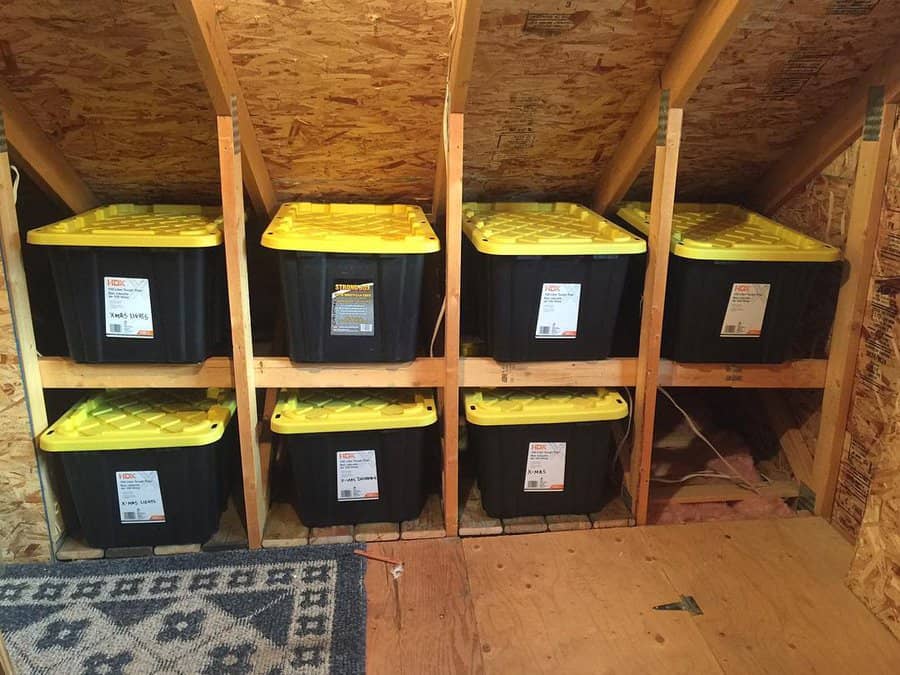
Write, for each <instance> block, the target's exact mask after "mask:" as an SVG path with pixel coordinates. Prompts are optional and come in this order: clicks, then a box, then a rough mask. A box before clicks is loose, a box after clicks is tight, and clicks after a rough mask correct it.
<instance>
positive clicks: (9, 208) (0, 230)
mask: <svg viewBox="0 0 900 675" xmlns="http://www.w3.org/2000/svg"><path fill="white" fill-rule="evenodd" d="M0 253H2V258H3V274H4V276H5V278H6V292H7V294H8V296H9V309H10V313H11V314H12V327H13V333H14V335H15V339H16V347H17V349H18V352H19V372H20V373H21V376H22V384H23V388H24V391H25V405H26V407H27V408H28V417H29V420H30V422H31V435H32V438H33V439H34V441H35V461H36V462H37V468H38V477H39V478H40V483H41V494H42V497H43V500H44V515H45V517H46V519H47V527H48V534H49V537H50V551H51V555H53V554H55V552H56V547H57V545H58V544H59V542H60V540H61V539H62V536H63V534H64V533H65V526H64V524H63V519H62V512H61V511H60V507H59V502H58V501H57V499H56V494H55V490H54V486H53V481H52V480H51V476H50V473H49V470H48V466H47V462H46V460H45V459H44V456H43V455H42V454H41V453H40V451H39V450H38V449H37V437H38V436H39V435H40V434H41V433H43V431H44V429H46V428H47V408H46V406H45V404H44V389H43V385H42V384H41V372H40V369H39V367H38V352H37V344H36V342H35V338H34V324H33V323H32V319H31V304H30V301H29V299H28V283H27V281H26V278H25V264H24V262H23V260H22V239H21V237H20V236H19V219H18V216H17V214H16V203H15V197H14V196H13V186H12V178H11V173H10V167H9V151H8V147H7V143H6V127H5V122H4V116H3V113H2V112H0Z"/></svg>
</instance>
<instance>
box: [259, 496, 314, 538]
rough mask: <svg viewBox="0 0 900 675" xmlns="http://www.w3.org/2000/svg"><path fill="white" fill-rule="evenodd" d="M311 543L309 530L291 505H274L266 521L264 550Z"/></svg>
mask: <svg viewBox="0 0 900 675" xmlns="http://www.w3.org/2000/svg"><path fill="white" fill-rule="evenodd" d="M307 543H309V528H308V527H307V526H306V525H304V524H303V521H301V520H300V516H298V515H297V511H296V510H295V509H294V507H293V506H292V505H291V504H284V503H273V504H272V508H271V510H270V511H269V517H268V519H267V520H266V533H265V535H264V536H263V542H262V544H263V548H286V547H290V546H303V545H305V544H307Z"/></svg>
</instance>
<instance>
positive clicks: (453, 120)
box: [443, 113, 463, 537]
mask: <svg viewBox="0 0 900 675" xmlns="http://www.w3.org/2000/svg"><path fill="white" fill-rule="evenodd" d="M448 130H449V139H448V141H449V145H448V152H447V218H446V226H447V233H446V236H445V237H444V251H445V259H446V270H445V272H446V281H445V291H444V293H445V302H446V309H445V310H444V373H445V374H444V397H443V398H444V400H443V406H444V408H443V421H444V464H443V488H444V489H443V498H444V529H445V530H446V531H447V536H448V537H455V536H456V533H457V529H458V527H459V494H458V492H459V288H460V275H461V267H462V199H463V187H462V170H463V115H462V113H451V114H450V121H449V127H448Z"/></svg>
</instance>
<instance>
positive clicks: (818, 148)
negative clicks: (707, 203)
mask: <svg viewBox="0 0 900 675" xmlns="http://www.w3.org/2000/svg"><path fill="white" fill-rule="evenodd" d="M877 86H883V87H884V100H885V101H886V102H888V103H891V102H894V101H900V45H898V46H897V47H894V48H892V49H890V50H888V51H887V53H886V54H885V55H884V56H883V57H882V59H881V60H880V61H879V62H878V63H876V64H875V65H873V66H872V67H871V68H869V69H868V70H867V71H866V72H865V73H864V74H863V75H862V77H860V78H859V80H858V81H857V83H856V84H855V85H854V86H853V89H852V90H851V91H850V93H849V95H848V96H847V98H846V99H844V101H843V103H842V105H840V106H838V107H835V108H834V109H833V110H832V112H831V113H829V114H827V115H826V116H825V117H823V118H822V119H821V120H819V121H818V122H817V123H816V124H814V125H813V126H812V127H811V128H810V129H809V130H808V131H807V132H806V133H805V134H804V135H803V137H802V138H801V139H800V140H799V141H798V142H797V143H796V144H795V145H794V147H792V148H791V149H790V150H789V151H788V152H786V153H785V154H784V155H783V156H782V157H781V159H780V160H778V162H777V163H775V165H774V166H772V167H771V168H769V170H768V171H766V173H765V174H764V175H763V177H762V178H761V179H760V181H759V182H758V183H757V184H756V188H755V189H754V190H753V193H752V194H751V196H750V204H751V205H752V206H753V207H754V208H755V209H757V210H758V211H761V212H763V213H772V212H773V211H775V209H777V208H778V207H779V206H781V205H782V204H783V203H784V202H785V201H786V200H787V198H788V197H790V196H791V195H792V194H793V193H794V192H795V191H797V190H799V189H801V188H802V187H803V186H804V185H806V184H807V183H808V182H809V181H810V180H812V179H813V178H815V177H816V176H817V175H818V174H819V173H820V172H821V171H822V169H824V168H825V167H826V166H828V165H829V164H830V163H831V162H832V161H833V160H834V159H835V157H837V156H838V155H840V154H841V153H842V152H843V151H844V150H846V149H847V148H849V147H850V146H851V145H852V144H853V142H854V141H855V140H856V139H858V138H859V135H860V132H861V131H862V128H863V121H864V120H865V116H866V107H867V105H868V99H869V89H870V88H871V87H877Z"/></svg>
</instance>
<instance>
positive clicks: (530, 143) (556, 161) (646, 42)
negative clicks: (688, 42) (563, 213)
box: [464, 0, 697, 200]
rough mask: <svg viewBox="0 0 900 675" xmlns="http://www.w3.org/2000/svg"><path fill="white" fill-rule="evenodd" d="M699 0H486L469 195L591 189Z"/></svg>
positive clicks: (469, 151)
mask: <svg viewBox="0 0 900 675" xmlns="http://www.w3.org/2000/svg"><path fill="white" fill-rule="evenodd" d="M696 4H697V0H636V1H630V0H574V1H570V2H552V1H549V0H530V1H529V0H524V1H523V0H484V2H483V5H482V17H481V30H480V32H479V35H478V42H477V46H476V51H475V62H474V66H473V73H472V81H471V84H470V88H469V99H468V105H467V108H466V129H465V146H466V147H465V173H464V181H465V192H466V197H467V198H468V199H542V198H554V199H564V198H565V199H576V200H581V199H586V198H587V197H588V196H589V195H590V193H591V191H592V189H593V187H594V185H595V183H596V181H597V179H598V177H599V175H600V172H601V171H602V169H603V167H604V165H605V163H606V162H607V161H608V160H609V158H610V156H611V155H612V153H613V152H614V150H615V148H616V145H617V144H618V143H619V141H620V140H621V138H622V136H623V135H624V134H625V131H626V130H627V129H628V126H629V124H630V123H631V120H632V118H633V116H634V114H635V113H636V112H637V110H638V108H640V106H641V103H642V102H643V99H644V96H645V95H646V92H647V90H648V88H649V87H650V85H651V84H652V83H653V81H654V78H656V77H658V76H659V71H660V69H661V68H662V66H663V64H664V63H665V62H666V60H667V58H668V55H669V53H670V52H671V50H672V47H673V46H674V44H675V42H676V41H677V40H678V38H679V37H680V35H681V31H682V29H683V28H684V26H685V24H686V23H687V22H688V20H689V19H690V17H691V14H692V12H693V10H694V7H695V5H696Z"/></svg>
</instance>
